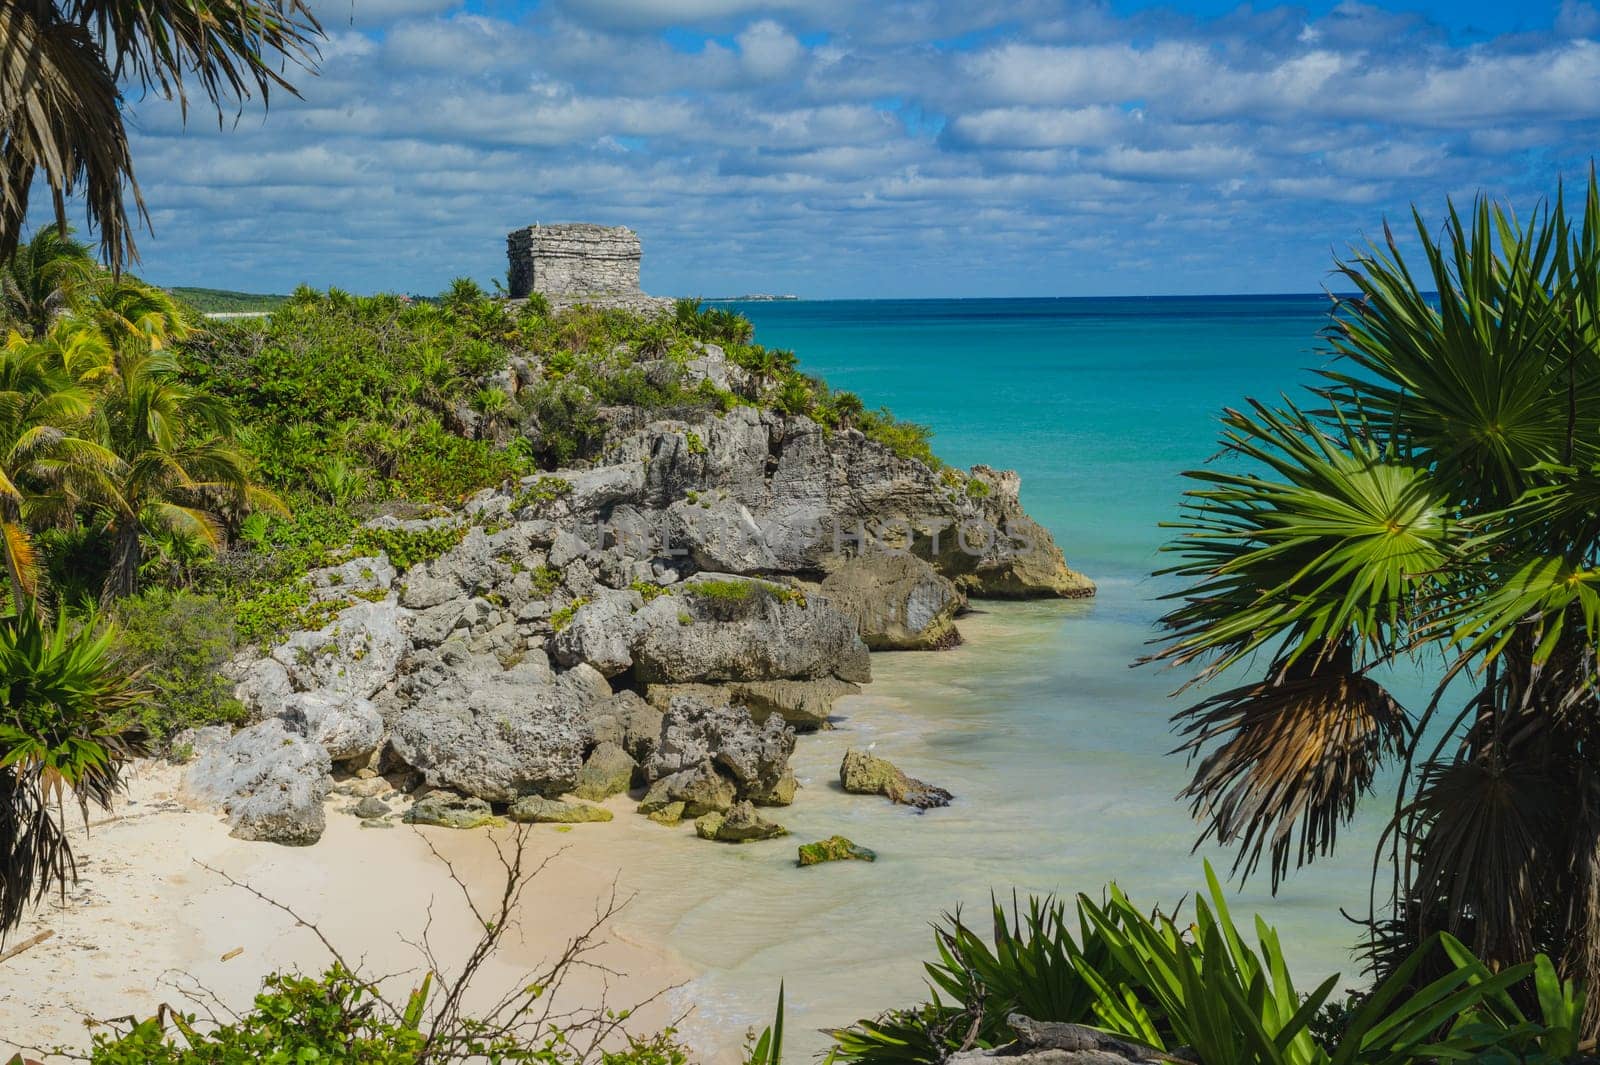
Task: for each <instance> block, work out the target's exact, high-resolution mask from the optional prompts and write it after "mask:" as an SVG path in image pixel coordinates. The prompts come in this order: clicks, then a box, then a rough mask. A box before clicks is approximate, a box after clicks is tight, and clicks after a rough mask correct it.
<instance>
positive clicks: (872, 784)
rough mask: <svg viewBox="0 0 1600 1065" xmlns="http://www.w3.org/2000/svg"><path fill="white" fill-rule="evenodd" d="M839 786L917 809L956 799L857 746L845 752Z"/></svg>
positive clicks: (856, 792) (858, 793)
mask: <svg viewBox="0 0 1600 1065" xmlns="http://www.w3.org/2000/svg"><path fill="white" fill-rule="evenodd" d="M839 783H840V784H842V785H843V786H844V790H845V791H848V792H850V793H852V794H854V795H882V796H884V797H885V798H887V799H889V800H890V801H892V802H896V803H899V804H900V805H902V806H911V807H915V808H916V809H918V810H928V809H932V808H933V807H936V806H949V805H950V800H951V798H952V797H953V796H951V794H950V793H949V792H948V791H945V790H944V789H943V788H938V787H934V786H933V785H932V784H925V783H923V782H922V781H920V780H918V779H916V778H915V777H908V776H906V775H905V774H904V773H902V772H901V771H900V770H899V769H897V768H895V765H894V763H893V762H891V761H889V760H888V759H887V758H879V757H877V756H876V755H872V754H868V753H867V752H866V751H858V750H856V749H855V748H854V747H852V748H850V749H849V750H847V751H845V752H844V761H843V762H841V763H840V764H839Z"/></svg>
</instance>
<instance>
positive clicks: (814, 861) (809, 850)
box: [796, 836, 878, 865]
mask: <svg viewBox="0 0 1600 1065" xmlns="http://www.w3.org/2000/svg"><path fill="white" fill-rule="evenodd" d="M799 854H800V857H799V860H798V861H797V863H796V864H798V865H821V864H822V863H823V862H848V861H856V862H875V861H877V860H878V855H877V853H876V852H874V851H870V850H868V849H867V848H865V847H861V846H857V845H856V844H854V843H852V842H850V841H849V840H848V839H845V838H844V837H843V836H829V837H828V838H827V839H819V840H817V842H815V843H802V844H800V848H799Z"/></svg>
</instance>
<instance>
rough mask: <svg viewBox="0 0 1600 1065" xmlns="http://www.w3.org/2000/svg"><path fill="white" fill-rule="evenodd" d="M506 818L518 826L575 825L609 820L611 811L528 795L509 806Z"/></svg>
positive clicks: (579, 803) (600, 807)
mask: <svg viewBox="0 0 1600 1065" xmlns="http://www.w3.org/2000/svg"><path fill="white" fill-rule="evenodd" d="M506 816H508V817H510V818H511V820H513V821H515V822H517V823H518V824H561V825H577V824H585V823H587V822H591V821H609V820H611V816H612V815H611V811H610V810H607V809H606V808H604V807H603V806H590V805H589V804H588V803H586V802H562V801H561V800H560V799H546V798H544V797H543V796H541V795H528V796H525V797H524V798H521V799H518V800H517V801H516V802H514V803H512V804H511V809H510V810H509V811H508V812H507V814H506Z"/></svg>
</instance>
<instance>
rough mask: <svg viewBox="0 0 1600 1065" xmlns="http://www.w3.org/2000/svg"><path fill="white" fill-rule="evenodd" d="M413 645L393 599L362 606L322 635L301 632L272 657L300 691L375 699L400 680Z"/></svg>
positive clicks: (344, 614)
mask: <svg viewBox="0 0 1600 1065" xmlns="http://www.w3.org/2000/svg"><path fill="white" fill-rule="evenodd" d="M410 645H411V642H410V640H408V639H407V638H406V636H405V634H404V633H403V632H402V631H401V628H400V608H399V605H398V604H397V603H395V601H394V600H393V599H385V600H382V601H380V602H376V603H357V604H356V605H354V606H352V607H347V608H346V609H344V610H343V611H341V612H340V613H339V614H338V615H337V616H336V617H335V618H334V619H333V620H332V621H331V622H329V623H328V624H327V625H325V626H323V627H322V628H320V629H318V630H317V631H316V632H297V633H295V634H294V635H292V636H290V637H289V638H288V639H287V640H286V641H284V643H283V644H281V645H280V646H278V647H277V648H275V649H274V650H273V652H272V657H273V658H275V659H277V661H278V663H279V664H280V665H282V666H283V668H284V669H285V670H286V671H287V672H288V674H289V679H290V680H291V681H293V682H294V685H295V687H297V688H299V689H301V690H303V691H309V690H312V689H316V688H323V689H326V690H328V691H331V692H343V693H348V694H350V695H359V696H363V697H366V696H371V695H372V694H373V693H374V692H376V691H377V690H378V689H379V688H381V687H382V686H383V685H384V684H386V683H388V681H389V679H390V678H391V677H393V676H394V671H395V666H396V665H397V664H399V661H400V657H401V655H403V654H404V653H405V652H406V650H407V649H408V648H409V647H410Z"/></svg>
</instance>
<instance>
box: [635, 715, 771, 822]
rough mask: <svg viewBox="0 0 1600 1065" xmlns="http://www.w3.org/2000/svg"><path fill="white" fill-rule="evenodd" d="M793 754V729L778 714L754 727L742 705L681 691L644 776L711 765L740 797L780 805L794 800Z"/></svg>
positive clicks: (753, 722) (663, 727) (662, 729)
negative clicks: (703, 697)
mask: <svg viewBox="0 0 1600 1065" xmlns="http://www.w3.org/2000/svg"><path fill="white" fill-rule="evenodd" d="M793 753H794V729H792V728H790V727H789V726H788V725H787V724H785V723H784V721H783V719H782V718H780V717H769V718H768V719H767V720H766V722H765V723H764V724H762V725H757V724H756V723H755V721H754V720H753V719H752V718H751V717H750V711H749V710H747V709H745V708H744V707H743V706H739V705H735V704H722V705H717V704H714V703H709V702H706V701H705V700H703V699H697V698H695V697H693V696H689V695H680V696H678V697H677V698H675V699H673V701H672V706H671V707H670V708H669V709H668V711H667V713H666V715H665V717H664V718H663V720H662V725H661V742H660V744H659V745H658V747H657V749H656V752H655V754H654V755H653V756H652V757H651V759H650V761H649V762H647V763H646V764H645V766H644V775H645V779H647V780H660V779H661V778H662V777H666V776H669V775H671V774H676V773H680V772H684V771H687V770H689V769H690V768H691V767H694V766H697V765H701V764H710V765H714V766H716V767H718V768H719V769H721V770H723V771H724V772H726V773H727V775H728V776H729V777H731V778H732V780H733V783H734V785H735V788H736V793H737V795H738V797H739V798H746V799H753V800H755V801H757V802H761V803H764V804H768V805H778V806H781V805H785V804H787V803H788V802H790V801H791V800H792V799H793V798H794V776H793V774H792V773H791V772H790V770H789V757H790V755H792V754H793ZM671 797H673V798H682V797H683V796H680V795H673V796H671Z"/></svg>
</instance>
